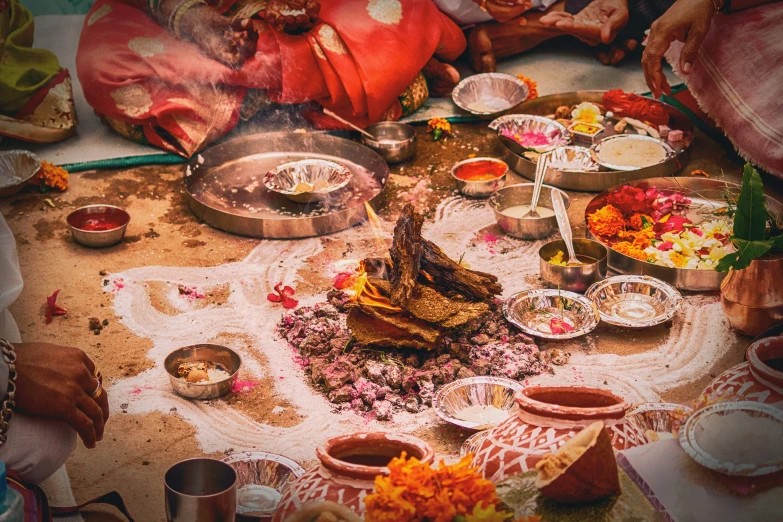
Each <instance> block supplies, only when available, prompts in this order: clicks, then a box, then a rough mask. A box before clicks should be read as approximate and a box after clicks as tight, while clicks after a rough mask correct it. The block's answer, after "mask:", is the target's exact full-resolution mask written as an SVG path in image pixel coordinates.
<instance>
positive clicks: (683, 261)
mask: <svg viewBox="0 0 783 522" xmlns="http://www.w3.org/2000/svg"><path fill="white" fill-rule="evenodd" d="M669 260H670V261H671V262H672V263H674V266H676V267H677V268H682V267H684V266H685V265H687V264H688V258H687V257H685V256H684V255H682V254H680V253H679V252H672V253H671V254H669Z"/></svg>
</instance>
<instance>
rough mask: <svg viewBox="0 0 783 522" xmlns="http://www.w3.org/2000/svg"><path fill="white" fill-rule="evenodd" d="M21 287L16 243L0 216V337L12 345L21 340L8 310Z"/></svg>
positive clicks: (0, 215)
mask: <svg viewBox="0 0 783 522" xmlns="http://www.w3.org/2000/svg"><path fill="white" fill-rule="evenodd" d="M22 286H23V283H22V272H21V271H20V270H19V258H18V257H17V255H16V241H15V240H14V235H13V233H11V229H10V228H8V224H7V223H6V222H5V218H4V217H3V215H2V214H0V337H2V338H4V339H6V340H7V341H9V342H12V343H19V342H21V341H22V339H21V337H20V336H19V328H17V326H16V322H15V321H14V318H13V317H11V312H9V311H8V308H9V307H10V306H11V305H12V304H14V301H16V299H17V298H18V297H19V294H21V293H22Z"/></svg>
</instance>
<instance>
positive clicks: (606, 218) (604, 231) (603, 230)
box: [587, 205, 625, 238]
mask: <svg viewBox="0 0 783 522" xmlns="http://www.w3.org/2000/svg"><path fill="white" fill-rule="evenodd" d="M587 224H588V226H589V227H590V230H591V231H592V232H593V234H595V235H597V236H601V237H605V238H608V237H614V236H616V235H618V234H619V233H620V232H621V231H623V230H624V229H625V219H623V213H622V212H620V209H618V208H617V207H615V206H612V205H606V206H604V207H602V208H600V209H598V210H596V211H595V212H593V213H592V214H590V215H589V216H587Z"/></svg>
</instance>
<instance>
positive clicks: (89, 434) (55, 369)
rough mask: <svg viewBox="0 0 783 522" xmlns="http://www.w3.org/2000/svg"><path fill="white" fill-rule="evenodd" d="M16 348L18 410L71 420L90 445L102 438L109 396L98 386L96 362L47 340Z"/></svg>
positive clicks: (24, 344) (22, 344) (39, 415)
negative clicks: (93, 395)
mask: <svg viewBox="0 0 783 522" xmlns="http://www.w3.org/2000/svg"><path fill="white" fill-rule="evenodd" d="M14 348H15V349H16V374H17V377H16V407H17V411H18V412H19V413H24V414H25V415H29V416H31V417H43V418H47V419H54V420H60V421H64V422H66V423H68V424H69V425H70V426H71V427H72V428H73V429H74V430H75V431H76V432H77V433H78V434H79V436H80V437H81V439H82V441H84V445H85V446H87V447H88V448H94V447H95V443H96V442H97V441H99V440H101V439H103V429H104V426H105V424H106V421H107V420H108V418H109V399H108V397H107V396H106V392H105V391H103V390H102V389H101V393H100V395H99V396H98V397H97V399H93V398H92V397H91V396H90V395H91V394H93V393H94V392H95V391H96V389H97V388H98V379H97V378H96V377H95V375H94V374H95V364H93V362H92V361H91V360H90V358H89V357H87V354H85V353H84V352H83V351H82V350H79V349H78V348H71V347H68V346H58V345H56V344H48V343H20V344H16V345H14Z"/></svg>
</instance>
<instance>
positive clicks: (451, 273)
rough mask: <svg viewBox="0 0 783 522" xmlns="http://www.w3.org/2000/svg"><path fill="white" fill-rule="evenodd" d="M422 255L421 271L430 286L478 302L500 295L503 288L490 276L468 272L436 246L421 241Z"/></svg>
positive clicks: (423, 240)
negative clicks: (432, 285) (448, 290)
mask: <svg viewBox="0 0 783 522" xmlns="http://www.w3.org/2000/svg"><path fill="white" fill-rule="evenodd" d="M421 242H422V246H423V251H424V252H423V255H422V257H421V262H420V265H421V269H422V271H423V272H425V273H426V274H427V275H429V276H430V277H429V279H430V281H431V282H432V284H434V285H436V286H439V287H442V288H447V289H450V290H454V291H455V292H457V293H459V294H462V295H464V296H465V297H470V298H472V299H476V300H478V301H488V300H489V299H492V298H493V297H495V296H496V295H500V293H501V292H502V291H503V287H502V286H501V285H500V283H498V278H497V277H495V276H493V275H492V274H485V273H484V272H476V271H475V270H468V269H467V268H465V267H463V266H461V265H460V264H459V263H457V262H456V261H454V260H452V259H451V258H450V257H449V256H447V255H446V254H444V253H443V250H441V249H440V247H438V246H437V245H436V244H434V243H432V242H431V241H427V240H426V239H422V240H421Z"/></svg>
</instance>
